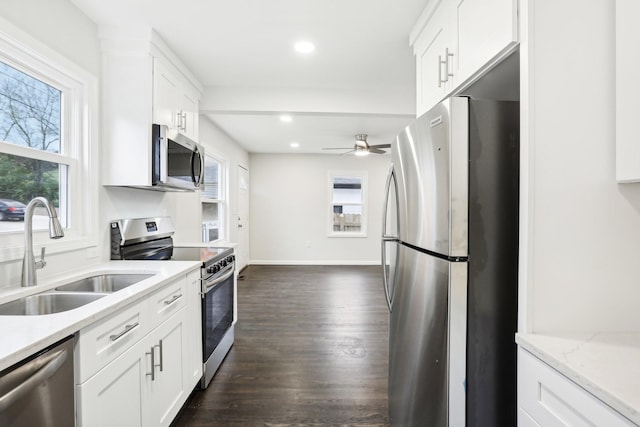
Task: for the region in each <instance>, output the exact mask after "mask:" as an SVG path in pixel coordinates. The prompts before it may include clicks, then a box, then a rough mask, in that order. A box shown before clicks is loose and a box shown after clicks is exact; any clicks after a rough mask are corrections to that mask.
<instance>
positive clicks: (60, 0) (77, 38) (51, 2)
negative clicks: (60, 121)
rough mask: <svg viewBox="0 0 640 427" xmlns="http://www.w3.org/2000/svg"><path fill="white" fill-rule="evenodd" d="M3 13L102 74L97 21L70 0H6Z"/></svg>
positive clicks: (83, 65)
mask: <svg viewBox="0 0 640 427" xmlns="http://www.w3.org/2000/svg"><path fill="white" fill-rule="evenodd" d="M0 16H2V17H3V18H5V19H7V20H8V21H9V22H11V23H12V24H14V25H15V26H17V27H19V28H20V29H22V30H23V31H25V32H27V33H29V34H30V35H31V36H32V37H35V38H36V39H38V40H39V41H41V42H42V43H44V44H46V45H48V46H49V47H50V48H51V49H53V50H55V51H57V52H58V53H60V54H61V55H63V56H65V57H67V58H68V59H70V60H71V61H74V62H76V63H77V64H78V65H80V66H81V67H83V68H84V69H86V70H87V71H89V72H90V73H93V74H94V75H96V76H98V75H100V56H101V55H100V42H99V40H98V36H97V28H96V24H95V23H94V22H93V21H91V20H90V19H89V18H87V17H86V16H85V15H84V14H83V13H82V12H81V11H80V10H79V9H78V8H76V7H75V6H74V5H72V4H71V2H70V1H69V0H20V1H3V2H0Z"/></svg>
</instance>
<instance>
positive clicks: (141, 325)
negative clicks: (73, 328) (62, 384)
mask: <svg viewBox="0 0 640 427" xmlns="http://www.w3.org/2000/svg"><path fill="white" fill-rule="evenodd" d="M150 330H151V327H150V321H149V319H148V318H147V316H145V303H144V301H141V302H138V303H134V304H133V305H131V306H129V307H126V308H124V309H122V310H120V311H119V312H117V313H115V314H113V315H111V316H110V317H108V318H106V319H104V320H101V321H99V322H96V323H94V324H92V325H90V326H88V327H86V328H84V329H82V330H81V331H80V334H79V340H78V344H79V345H78V348H79V349H80V350H79V352H80V355H79V357H78V358H77V360H78V363H77V367H78V376H77V378H76V382H77V383H79V384H81V383H83V382H85V381H86V380H87V379H89V378H90V377H91V376H92V375H94V374H95V373H96V372H98V371H99V370H100V369H101V368H102V367H103V366H105V365H106V364H107V363H109V362H111V361H112V360H114V359H115V358H116V357H118V356H119V355H120V354H122V353H124V352H125V351H126V350H127V349H128V348H129V347H131V346H132V345H133V344H135V343H136V342H138V341H139V340H140V339H141V338H142V337H144V336H145V335H146V334H147V333H148V332H149V331H150Z"/></svg>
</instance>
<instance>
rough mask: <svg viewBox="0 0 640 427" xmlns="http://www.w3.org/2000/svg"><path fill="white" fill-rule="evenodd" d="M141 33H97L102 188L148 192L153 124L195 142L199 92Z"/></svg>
mask: <svg viewBox="0 0 640 427" xmlns="http://www.w3.org/2000/svg"><path fill="white" fill-rule="evenodd" d="M143 33H144V35H143V36H140V35H139V34H138V33H136V32H135V31H129V32H127V31H125V30H123V29H120V28H115V29H111V28H108V29H101V31H100V36H101V45H102V51H103V55H102V79H101V80H102V97H103V98H102V114H103V123H102V128H103V138H102V141H103V144H102V145H103V149H102V152H101V153H100V154H101V157H102V170H103V172H102V173H103V177H102V184H103V185H109V186H128V187H140V188H152V176H151V175H152V164H151V136H152V135H151V129H152V126H151V125H152V124H153V123H157V124H164V125H167V126H168V127H169V128H171V129H173V130H176V131H178V132H180V133H183V134H185V135H187V136H188V137H189V138H191V139H193V140H195V141H198V140H199V136H198V131H199V129H198V116H199V99H200V93H201V91H202V87H201V86H200V84H199V83H198V82H197V81H196V79H195V78H194V77H193V76H192V75H191V74H190V72H189V70H188V69H186V68H185V67H184V65H182V64H181V62H180V61H179V59H178V58H177V57H176V56H175V55H174V54H173V53H172V52H171V51H170V50H169V48H168V47H166V45H164V43H163V42H162V40H160V39H159V38H158V37H157V36H156V35H155V34H154V33H153V32H152V31H149V32H148V33H147V32H143ZM136 34H137V37H136Z"/></svg>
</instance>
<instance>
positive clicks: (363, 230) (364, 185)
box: [327, 170, 369, 238]
mask: <svg viewBox="0 0 640 427" xmlns="http://www.w3.org/2000/svg"><path fill="white" fill-rule="evenodd" d="M335 178H359V179H360V182H361V189H360V190H361V195H362V200H361V206H362V213H361V216H360V231H335V230H334V229H333V207H334V206H335V203H334V202H333V184H334V179H335ZM368 193H369V185H368V173H367V171H354V170H349V171H333V170H330V171H329V176H328V195H327V200H328V203H327V205H328V209H327V210H328V212H327V214H328V215H327V225H328V228H327V236H328V237H350V238H351V237H361V238H362V237H364V238H366V237H367V234H368V216H369V215H368V211H369V208H368V202H369V197H368ZM342 204H343V205H344V203H342Z"/></svg>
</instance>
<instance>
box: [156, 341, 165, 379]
mask: <svg viewBox="0 0 640 427" xmlns="http://www.w3.org/2000/svg"><path fill="white" fill-rule="evenodd" d="M155 347H158V349H159V350H160V364H159V365H158V366H159V367H160V372H162V370H163V369H164V363H163V360H164V350H163V348H162V340H160V343H159V345H157V346H155Z"/></svg>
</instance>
